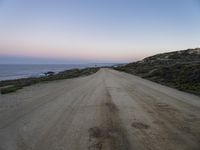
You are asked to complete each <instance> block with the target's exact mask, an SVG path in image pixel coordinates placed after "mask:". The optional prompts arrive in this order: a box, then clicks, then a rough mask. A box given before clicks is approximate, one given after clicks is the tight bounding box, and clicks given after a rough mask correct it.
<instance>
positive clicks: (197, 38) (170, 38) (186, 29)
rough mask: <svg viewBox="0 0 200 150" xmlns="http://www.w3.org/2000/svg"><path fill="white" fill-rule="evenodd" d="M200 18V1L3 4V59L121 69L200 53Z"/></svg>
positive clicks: (11, 0)
mask: <svg viewBox="0 0 200 150" xmlns="http://www.w3.org/2000/svg"><path fill="white" fill-rule="evenodd" d="M199 13H200V3H199V0H191V1H188V0H168V1H155V2H151V1H149V0H139V1H133V0H127V1H123V0H121V1H115V0H109V1H107V0H106V1H104V0H102V1H93V0H89V1H86V2H85V1H78V2H75V1H60V2H58V1H51V0H48V1H45V0H44V1H40V0H30V1H26V0H3V1H2V3H1V0H0V58H3V59H4V60H5V59H6V58H7V57H9V56H12V57H24V58H41V59H42V58H44V59H52V60H53V59H62V60H73V59H74V60H79V59H80V60H85V61H88V62H90V61H93V62H95V61H98V62H116V63H118V62H131V61H136V60H141V59H143V58H145V57H147V56H151V55H154V54H158V53H164V52H169V51H176V50H184V49H188V48H196V47H199V46H200V28H199V26H200V20H199ZM3 59H2V60H3ZM26 60H27V59H26ZM2 62H3V61H1V60H0V63H2Z"/></svg>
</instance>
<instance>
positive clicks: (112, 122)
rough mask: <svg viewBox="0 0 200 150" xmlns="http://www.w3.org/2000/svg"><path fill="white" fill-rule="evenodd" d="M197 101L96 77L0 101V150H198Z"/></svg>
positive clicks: (135, 81)
mask: <svg viewBox="0 0 200 150" xmlns="http://www.w3.org/2000/svg"><path fill="white" fill-rule="evenodd" d="M199 149H200V97H197V96H194V95H192V94H188V93H184V92H180V91H177V90H175V89H171V88H169V87H165V86H162V85H159V84H156V83H153V82H151V81H147V80H144V79H141V78H139V77H136V76H133V75H129V74H126V73H122V72H117V71H114V70H110V69H101V70H100V71H98V72H97V73H96V74H93V75H90V76H87V77H81V78H76V79H69V80H63V81H55V82H51V83H47V84H37V85H34V86H30V87H26V88H24V89H22V90H19V91H17V92H16V93H12V94H8V95H0V150H199Z"/></svg>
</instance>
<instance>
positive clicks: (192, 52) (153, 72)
mask: <svg viewBox="0 0 200 150" xmlns="http://www.w3.org/2000/svg"><path fill="white" fill-rule="evenodd" d="M115 69H116V70H119V71H124V72H127V73H131V74H134V75H138V76H141V77H143V78H146V79H149V80H152V81H155V82H158V83H161V84H164V85H167V86H170V87H173V88H177V89H179V90H182V91H186V92H190V93H194V94H198V95H200V48H196V49H187V50H181V51H175V52H169V53H163V54H157V55H154V56H151V57H147V58H145V59H143V60H141V61H137V62H133V63H129V64H126V65H123V66H118V67H115Z"/></svg>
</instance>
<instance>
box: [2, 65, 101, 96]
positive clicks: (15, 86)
mask: <svg viewBox="0 0 200 150" xmlns="http://www.w3.org/2000/svg"><path fill="white" fill-rule="evenodd" d="M98 70H99V67H91V68H89V67H88V68H84V69H77V68H75V69H69V70H65V71H60V72H58V73H55V72H52V71H49V72H46V73H45V74H46V75H44V76H40V77H27V78H20V79H13V80H3V81H0V92H1V94H7V93H11V92H15V91H17V90H19V89H22V88H23V87H25V86H30V85H33V84H36V83H42V82H48V81H54V80H62V79H69V78H75V77H80V76H86V75H90V74H93V73H96V72H97V71H98Z"/></svg>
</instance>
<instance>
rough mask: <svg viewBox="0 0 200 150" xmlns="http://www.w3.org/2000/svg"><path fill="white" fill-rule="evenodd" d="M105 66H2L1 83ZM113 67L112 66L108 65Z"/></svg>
mask: <svg viewBox="0 0 200 150" xmlns="http://www.w3.org/2000/svg"><path fill="white" fill-rule="evenodd" d="M104 65H105V64H98V65H95V64H0V81H2V80H10V79H19V78H26V77H38V76H42V75H44V73H45V72H48V71H53V72H56V73H57V72H60V71H64V70H68V69H73V68H79V69H81V68H85V67H94V66H104ZM107 65H111V64H107Z"/></svg>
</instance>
